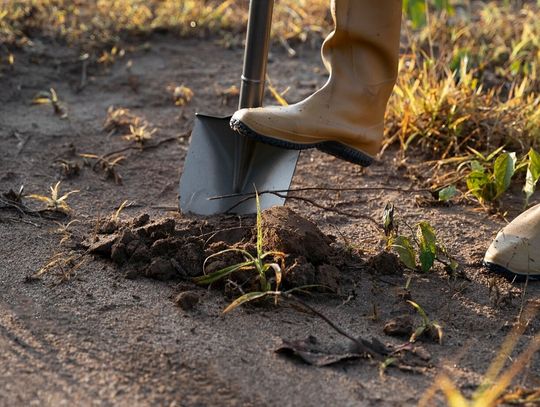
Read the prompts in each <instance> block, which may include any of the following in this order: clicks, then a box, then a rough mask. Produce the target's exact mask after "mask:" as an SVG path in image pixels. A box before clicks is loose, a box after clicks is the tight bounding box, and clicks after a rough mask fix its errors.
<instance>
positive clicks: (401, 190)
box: [208, 187, 432, 201]
mask: <svg viewBox="0 0 540 407" xmlns="http://www.w3.org/2000/svg"><path fill="white" fill-rule="evenodd" d="M309 191H329V192H368V191H394V192H402V193H422V192H432V190H431V189H403V188H394V187H361V188H332V187H328V188H327V187H304V188H291V189H276V190H265V191H259V192H258V194H259V196H261V195H263V194H276V193H279V194H287V193H289V192H309ZM238 197H249V198H255V192H246V193H238V194H226V195H216V196H211V197H210V198H208V200H209V201H214V200H217V199H227V198H238Z"/></svg>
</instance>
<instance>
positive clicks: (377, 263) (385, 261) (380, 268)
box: [367, 252, 403, 275]
mask: <svg viewBox="0 0 540 407" xmlns="http://www.w3.org/2000/svg"><path fill="white" fill-rule="evenodd" d="M367 263H368V266H369V268H370V269H371V270H373V272H374V273H376V274H399V275H401V274H403V265H402V264H401V262H400V261H399V258H398V257H397V256H396V255H395V254H394V253H388V252H381V253H379V254H376V255H375V256H373V257H371V258H370V259H369V260H368V262H367Z"/></svg>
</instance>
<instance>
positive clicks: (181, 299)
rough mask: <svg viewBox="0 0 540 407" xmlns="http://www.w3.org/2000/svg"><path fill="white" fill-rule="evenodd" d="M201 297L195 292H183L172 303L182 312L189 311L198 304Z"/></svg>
mask: <svg viewBox="0 0 540 407" xmlns="http://www.w3.org/2000/svg"><path fill="white" fill-rule="evenodd" d="M200 299H201V297H200V296H199V294H198V293H196V292H195V291H184V292H181V293H180V294H178V295H177V296H176V297H175V298H174V302H175V304H176V305H178V306H179V307H180V308H182V309H183V310H184V311H191V310H192V309H193V308H195V306H196V305H197V304H198V303H199V301H200Z"/></svg>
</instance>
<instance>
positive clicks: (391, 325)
mask: <svg viewBox="0 0 540 407" xmlns="http://www.w3.org/2000/svg"><path fill="white" fill-rule="evenodd" d="M383 330H384V333H385V334H386V335H389V336H411V335H412V333H413V332H414V320H413V318H412V317H411V316H410V315H400V316H398V317H396V318H392V319H390V320H388V321H386V323H385V324H384V329H383Z"/></svg>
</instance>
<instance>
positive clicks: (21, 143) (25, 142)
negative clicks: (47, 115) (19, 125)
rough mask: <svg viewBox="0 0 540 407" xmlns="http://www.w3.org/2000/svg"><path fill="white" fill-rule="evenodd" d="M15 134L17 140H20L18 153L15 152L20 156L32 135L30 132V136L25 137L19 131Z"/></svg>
mask: <svg viewBox="0 0 540 407" xmlns="http://www.w3.org/2000/svg"><path fill="white" fill-rule="evenodd" d="M13 136H15V137H16V138H17V140H19V142H18V143H17V153H16V154H15V156H16V157H18V156H19V155H20V154H21V153H22V151H23V150H24V147H26V144H27V143H28V141H29V140H30V139H31V138H32V135H31V134H30V135H28V137H26V138H25V139H23V138H22V137H21V135H20V134H19V133H18V132H16V131H14V132H13Z"/></svg>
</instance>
